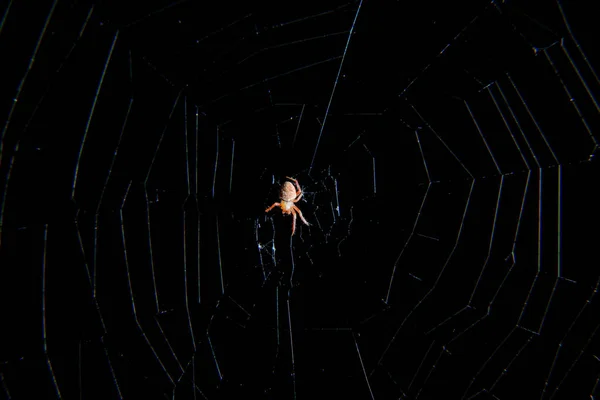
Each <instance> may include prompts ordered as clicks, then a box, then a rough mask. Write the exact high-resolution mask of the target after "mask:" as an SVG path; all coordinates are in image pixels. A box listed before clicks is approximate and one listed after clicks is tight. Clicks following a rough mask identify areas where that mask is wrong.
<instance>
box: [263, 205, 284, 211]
mask: <svg viewBox="0 0 600 400" xmlns="http://www.w3.org/2000/svg"><path fill="white" fill-rule="evenodd" d="M280 205H281V204H279V203H273V205H272V206H271V207H269V208H267V209H266V210H265V212H266V213H268V212H269V211H271V210H272V209H274V208H275V207H279V206H280Z"/></svg>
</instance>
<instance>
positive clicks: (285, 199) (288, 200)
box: [265, 176, 310, 235]
mask: <svg viewBox="0 0 600 400" xmlns="http://www.w3.org/2000/svg"><path fill="white" fill-rule="evenodd" d="M286 178H287V179H289V180H290V181H292V182H294V183H295V184H296V187H294V185H293V184H292V183H291V182H288V181H285V182H284V183H283V185H281V188H280V189H279V200H280V201H281V203H277V202H275V203H273V205H272V206H271V207H269V208H267V209H266V210H265V212H266V213H267V212H269V211H271V210H272V209H273V208H275V207H281V213H282V214H292V217H293V220H292V235H294V232H296V214H298V215H299V216H300V219H301V220H302V222H304V224H305V225H307V226H309V225H310V224H309V223H308V222H306V220H305V219H304V217H303V216H302V211H300V209H299V208H298V207H296V206H295V205H294V203H297V202H298V201H299V200H300V198H301V197H302V189H300V185H299V184H298V181H297V180H296V179H294V178H290V177H289V176H286Z"/></svg>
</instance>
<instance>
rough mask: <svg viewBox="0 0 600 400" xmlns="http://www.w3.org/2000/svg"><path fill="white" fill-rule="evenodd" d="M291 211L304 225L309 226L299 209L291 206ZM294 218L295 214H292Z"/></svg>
mask: <svg viewBox="0 0 600 400" xmlns="http://www.w3.org/2000/svg"><path fill="white" fill-rule="evenodd" d="M292 210H293V211H295V212H297V213H298V215H299V216H300V219H301V220H302V222H304V224H305V225H306V226H310V224H309V223H308V222H306V220H305V219H304V215H302V211H300V209H299V208H298V207H296V206H292ZM294 218H296V215H295V214H294Z"/></svg>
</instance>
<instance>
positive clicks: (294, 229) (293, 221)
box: [291, 208, 296, 236]
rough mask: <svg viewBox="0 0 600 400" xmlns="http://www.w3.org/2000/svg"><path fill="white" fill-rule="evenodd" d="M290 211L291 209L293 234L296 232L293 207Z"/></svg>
mask: <svg viewBox="0 0 600 400" xmlns="http://www.w3.org/2000/svg"><path fill="white" fill-rule="evenodd" d="M291 211H292V236H294V232H296V211H294V208H292V209H291Z"/></svg>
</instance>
